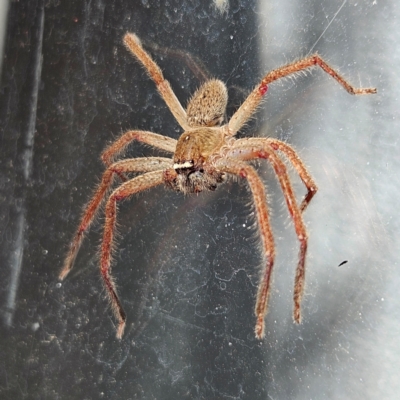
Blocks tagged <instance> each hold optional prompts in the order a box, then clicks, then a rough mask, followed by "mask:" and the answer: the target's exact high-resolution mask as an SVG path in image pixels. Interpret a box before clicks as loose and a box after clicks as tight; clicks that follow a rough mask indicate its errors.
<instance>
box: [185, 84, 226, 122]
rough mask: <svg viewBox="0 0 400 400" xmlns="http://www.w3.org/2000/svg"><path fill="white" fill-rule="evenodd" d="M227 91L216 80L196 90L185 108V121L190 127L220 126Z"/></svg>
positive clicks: (223, 85)
mask: <svg viewBox="0 0 400 400" xmlns="http://www.w3.org/2000/svg"><path fill="white" fill-rule="evenodd" d="M227 103H228V91H227V89H226V86H225V84H224V83H223V82H222V81H220V80H217V79H212V80H210V81H207V82H205V83H204V84H203V85H201V86H200V87H199V89H197V91H196V92H195V94H194V95H193V97H192V98H191V100H190V101H189V104H188V106H187V110H186V113H187V120H188V124H189V125H190V126H192V127H201V126H209V127H211V126H220V125H221V124H222V122H223V121H224V117H225V111H226V105H227Z"/></svg>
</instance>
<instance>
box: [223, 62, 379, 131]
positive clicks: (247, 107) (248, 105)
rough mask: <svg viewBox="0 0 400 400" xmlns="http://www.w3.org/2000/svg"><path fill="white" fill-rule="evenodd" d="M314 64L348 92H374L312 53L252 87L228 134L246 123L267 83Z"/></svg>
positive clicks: (275, 71)
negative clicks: (348, 80) (344, 76)
mask: <svg viewBox="0 0 400 400" xmlns="http://www.w3.org/2000/svg"><path fill="white" fill-rule="evenodd" d="M315 66H319V67H320V68H322V69H323V70H324V71H325V72H326V73H327V74H329V75H330V76H331V77H332V78H333V79H335V80H336V81H337V82H338V83H339V84H340V85H342V86H343V87H344V89H346V91H347V92H348V93H350V94H354V95H360V94H374V93H376V88H355V87H354V86H352V85H350V83H348V82H347V81H346V80H345V79H344V78H343V77H342V76H341V75H339V74H338V73H337V72H336V71H335V70H334V69H333V68H332V67H331V66H329V64H327V63H326V62H325V61H324V60H323V59H322V58H321V57H320V56H319V55H318V54H313V55H312V56H309V57H306V58H303V59H301V60H298V61H295V62H293V63H290V64H287V65H284V66H282V67H279V68H277V69H274V70H272V71H271V72H269V73H268V74H267V75H265V76H264V78H263V79H262V80H261V82H260V84H259V85H257V86H256V87H255V88H254V90H253V91H252V92H251V93H250V94H249V96H248V97H247V99H246V100H245V101H244V103H243V104H242V105H241V106H240V107H239V109H238V110H237V111H236V112H235V114H234V115H233V116H232V118H231V120H230V121H229V132H230V134H231V135H232V136H234V135H235V134H236V133H237V132H238V131H239V129H240V128H241V127H242V126H243V125H244V124H245V123H246V121H247V120H248V119H249V118H250V117H251V116H252V115H253V113H254V111H255V110H256V108H257V107H258V106H259V105H260V102H261V100H262V98H263V96H264V95H265V93H266V92H267V90H268V85H269V84H270V83H272V82H274V81H277V80H279V79H282V78H285V77H286V76H289V75H293V74H296V73H297V72H300V71H303V70H306V69H310V68H312V67H315Z"/></svg>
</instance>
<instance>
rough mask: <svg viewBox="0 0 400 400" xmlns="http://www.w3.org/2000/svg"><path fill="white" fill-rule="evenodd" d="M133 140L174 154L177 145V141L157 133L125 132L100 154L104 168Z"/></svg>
mask: <svg viewBox="0 0 400 400" xmlns="http://www.w3.org/2000/svg"><path fill="white" fill-rule="evenodd" d="M134 140H137V141H138V142H140V143H145V144H148V145H149V146H153V147H156V148H158V149H161V150H164V151H166V152H168V153H174V152H175V148H176V144H177V140H175V139H172V138H170V137H168V136H163V135H159V134H158V133H153V132H148V131H127V132H125V133H124V134H122V135H121V136H120V137H119V138H118V139H117V140H116V141H115V142H112V143H111V144H110V145H109V146H108V147H107V148H106V149H105V150H104V151H103V153H102V154H101V159H102V161H103V163H104V164H105V165H106V167H108V166H109V165H111V163H112V162H113V161H114V159H115V158H116V157H117V156H119V155H120V154H121V153H122V152H124V150H126V147H127V146H128V145H129V144H130V143H131V142H133V141H134Z"/></svg>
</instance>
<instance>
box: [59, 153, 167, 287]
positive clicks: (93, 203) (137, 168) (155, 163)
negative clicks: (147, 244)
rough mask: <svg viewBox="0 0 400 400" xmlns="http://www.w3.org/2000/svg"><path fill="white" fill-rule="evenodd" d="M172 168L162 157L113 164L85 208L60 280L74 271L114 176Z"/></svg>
mask: <svg viewBox="0 0 400 400" xmlns="http://www.w3.org/2000/svg"><path fill="white" fill-rule="evenodd" d="M170 166H171V160H170V159H168V158H161V157H149V158H135V159H129V160H123V161H119V162H116V163H115V164H112V165H111V166H110V167H109V168H108V169H107V170H106V171H105V172H104V174H103V177H102V179H101V182H100V184H99V186H98V187H97V189H96V191H95V193H94V195H93V197H92V199H91V200H90V201H89V204H88V205H87V206H86V208H85V212H84V213H83V217H82V219H81V222H80V224H79V227H78V230H77V231H76V233H75V236H74V238H73V240H72V242H71V246H70V248H69V251H68V255H67V257H66V259H65V262H64V266H63V269H62V270H61V272H60V275H59V278H60V279H61V280H63V279H64V278H65V277H66V276H67V275H68V273H69V271H70V270H71V269H72V267H73V265H74V261H75V258H76V255H77V254H78V251H79V248H80V246H81V244H82V240H83V238H84V235H85V233H86V231H87V230H88V229H89V226H90V224H91V223H92V222H93V220H94V218H95V217H96V214H97V211H98V209H99V207H100V204H101V203H102V200H103V199H104V197H105V195H106V193H107V191H108V189H109V188H110V187H111V185H112V183H113V180H114V174H123V173H126V172H128V173H129V172H148V171H155V170H161V169H166V168H168V167H170Z"/></svg>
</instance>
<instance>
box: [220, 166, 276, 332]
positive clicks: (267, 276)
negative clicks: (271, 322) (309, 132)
mask: <svg viewBox="0 0 400 400" xmlns="http://www.w3.org/2000/svg"><path fill="white" fill-rule="evenodd" d="M215 166H216V168H218V170H219V171H223V172H227V173H229V174H233V175H236V176H240V177H242V178H246V179H247V181H248V183H249V186H250V190H251V192H252V195H253V199H254V206H255V209H256V217H257V222H258V226H259V229H260V234H261V240H262V243H263V249H264V254H263V255H264V256H265V267H264V269H263V271H262V273H261V281H260V284H259V287H258V294H257V302H256V307H255V315H256V317H257V321H256V327H255V334H256V338H258V339H262V338H263V337H264V334H265V332H264V326H265V323H264V319H265V314H266V313H267V306H268V297H269V290H270V283H271V276H272V269H273V266H274V260H275V246H274V237H273V235H272V230H271V224H270V220H269V215H268V206H267V198H266V195H265V188H264V185H263V183H262V181H261V179H260V177H259V176H258V174H257V172H256V171H255V169H254V168H253V167H252V166H250V165H248V164H246V163H245V162H242V161H240V160H236V159H235V160H234V159H225V158H224V159H219V160H218V161H217V162H216V165H215Z"/></svg>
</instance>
